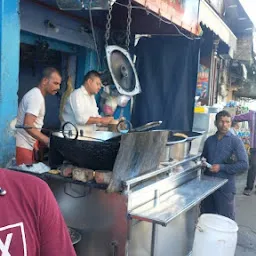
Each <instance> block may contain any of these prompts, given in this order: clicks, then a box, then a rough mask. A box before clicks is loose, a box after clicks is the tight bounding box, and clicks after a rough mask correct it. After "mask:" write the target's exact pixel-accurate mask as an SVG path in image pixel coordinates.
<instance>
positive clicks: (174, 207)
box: [129, 176, 227, 226]
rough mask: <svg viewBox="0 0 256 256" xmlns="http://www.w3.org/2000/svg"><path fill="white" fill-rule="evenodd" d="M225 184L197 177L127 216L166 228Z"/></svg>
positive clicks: (222, 181)
mask: <svg viewBox="0 0 256 256" xmlns="http://www.w3.org/2000/svg"><path fill="white" fill-rule="evenodd" d="M226 182H227V180H223V179H219V178H213V177H207V176H202V177H197V178H195V179H193V180H191V181H189V182H188V183H186V184H184V185H182V186H180V187H178V188H176V189H174V190H171V191H170V192H168V193H166V194H164V195H162V196H161V197H158V198H156V199H155V200H152V201H150V202H148V203H146V204H144V205H142V206H140V207H138V208H136V209H134V210H133V211H131V212H130V213H129V216H130V217H131V218H132V219H137V220H143V221H148V222H152V223H156V224H160V225H163V226H167V225H168V224H169V223H170V222H171V221H172V220H173V219H174V218H176V217H177V216H179V215H180V214H183V213H184V212H186V211H188V210H190V209H191V208H192V207H194V206H195V205H196V204H198V203H200V202H201V201H202V200H203V199H204V198H206V197H207V196H208V195H210V194H212V192H214V191H215V190H217V189H218V188H220V187H221V186H223V185H224V184H225V183H226Z"/></svg>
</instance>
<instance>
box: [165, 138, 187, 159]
mask: <svg viewBox="0 0 256 256" xmlns="http://www.w3.org/2000/svg"><path fill="white" fill-rule="evenodd" d="M185 144H186V139H185V138H182V137H179V136H170V137H169V138H168V142H167V144H166V147H165V150H164V151H163V154H162V155H161V162H170V161H172V160H178V161H180V160H182V159H184V158H185V155H186V151H187V149H186V145H185Z"/></svg>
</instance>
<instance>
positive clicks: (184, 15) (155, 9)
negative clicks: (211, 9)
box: [133, 0, 200, 35]
mask: <svg viewBox="0 0 256 256" xmlns="http://www.w3.org/2000/svg"><path fill="white" fill-rule="evenodd" d="M133 2H135V3H138V4H139V5H141V6H143V7H144V8H145V10H148V11H149V12H151V13H154V14H155V16H156V17H158V18H160V17H161V18H164V19H165V20H167V21H170V23H173V24H176V25H178V26H179V27H181V28H183V29H185V30H187V31H189V32H191V33H193V34H195V35H199V32H200V30H199V24H198V9H199V8H198V6H199V0H183V1H166V0H146V1H145V0H133ZM147 26H148V24H147ZM149 27H150V26H149Z"/></svg>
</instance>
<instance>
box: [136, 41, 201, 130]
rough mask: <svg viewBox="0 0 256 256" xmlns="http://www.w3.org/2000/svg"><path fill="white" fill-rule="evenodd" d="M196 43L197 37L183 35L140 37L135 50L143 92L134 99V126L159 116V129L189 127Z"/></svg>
mask: <svg viewBox="0 0 256 256" xmlns="http://www.w3.org/2000/svg"><path fill="white" fill-rule="evenodd" d="M199 47H200V41H199V40H188V39H187V38H184V37H157V38H142V39H140V41H139V43H138V45H137V47H136V49H135V50H136V52H135V53H136V56H137V60H136V67H137V72H138V76H139V80H140V84H141V89H142V92H141V94H139V95H137V96H136V99H135V104H134V108H133V114H132V123H133V125H134V127H136V126H140V125H143V124H145V123H147V122H150V121H157V120H162V121H163V124H162V126H161V128H162V129H172V130H174V129H175V130H176V129H177V130H191V129H192V124H193V111H194V97H195V90H196V84H197V71H198V55H199Z"/></svg>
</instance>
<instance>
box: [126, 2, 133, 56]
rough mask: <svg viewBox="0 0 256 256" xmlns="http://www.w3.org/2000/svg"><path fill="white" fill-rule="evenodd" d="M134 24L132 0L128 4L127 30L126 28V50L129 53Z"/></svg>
mask: <svg viewBox="0 0 256 256" xmlns="http://www.w3.org/2000/svg"><path fill="white" fill-rule="evenodd" d="M131 23H132V0H129V3H128V15H127V28H126V48H127V50H128V51H129V46H130V37H131Z"/></svg>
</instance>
